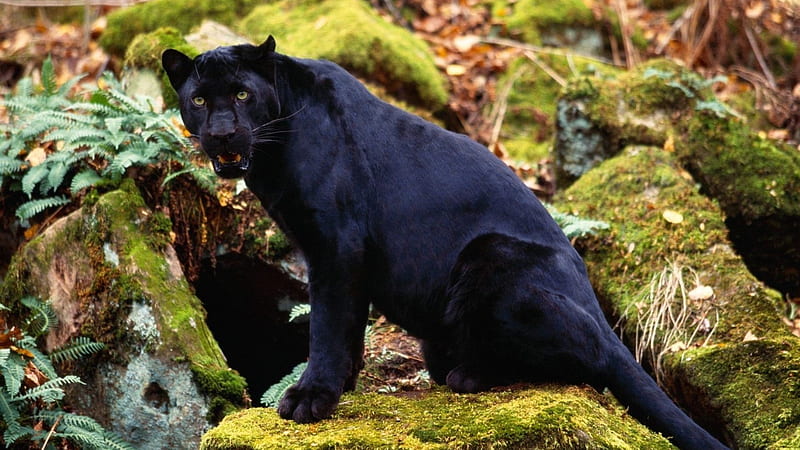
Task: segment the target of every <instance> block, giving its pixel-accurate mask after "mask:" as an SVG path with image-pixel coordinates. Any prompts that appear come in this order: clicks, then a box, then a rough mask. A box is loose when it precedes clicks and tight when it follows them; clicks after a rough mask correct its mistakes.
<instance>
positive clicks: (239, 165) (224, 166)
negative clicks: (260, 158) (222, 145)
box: [210, 152, 250, 178]
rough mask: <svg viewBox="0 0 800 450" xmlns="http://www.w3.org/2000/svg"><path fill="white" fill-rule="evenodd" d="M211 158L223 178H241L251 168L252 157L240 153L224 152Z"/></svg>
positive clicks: (215, 169)
mask: <svg viewBox="0 0 800 450" xmlns="http://www.w3.org/2000/svg"><path fill="white" fill-rule="evenodd" d="M210 159H211V165H212V166H214V172H216V174H217V175H219V176H220V177H222V178H239V177H242V176H244V175H245V174H246V173H247V169H249V168H250V158H248V157H247V156H245V155H240V154H239V153H231V152H223V153H220V154H219V155H217V156H214V157H212V158H210Z"/></svg>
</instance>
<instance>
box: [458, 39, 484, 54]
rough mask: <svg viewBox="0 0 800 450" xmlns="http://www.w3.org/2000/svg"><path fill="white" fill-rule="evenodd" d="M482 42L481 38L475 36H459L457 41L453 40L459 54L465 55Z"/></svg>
mask: <svg viewBox="0 0 800 450" xmlns="http://www.w3.org/2000/svg"><path fill="white" fill-rule="evenodd" d="M480 41H481V38H480V37H478V36H475V35H474V34H471V35H467V36H457V37H456V38H455V39H453V46H454V47H455V48H456V50H458V51H459V52H462V53H465V52H467V51H469V49H471V48H472V47H473V46H474V45H475V44H477V43H478V42H480Z"/></svg>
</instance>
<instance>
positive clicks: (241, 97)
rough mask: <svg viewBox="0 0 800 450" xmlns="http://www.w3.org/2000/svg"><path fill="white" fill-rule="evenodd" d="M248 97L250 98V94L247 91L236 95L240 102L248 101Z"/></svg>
mask: <svg viewBox="0 0 800 450" xmlns="http://www.w3.org/2000/svg"><path fill="white" fill-rule="evenodd" d="M247 97H250V93H249V92H247V91H239V92H238V93H237V94H236V98H238V99H239V100H247Z"/></svg>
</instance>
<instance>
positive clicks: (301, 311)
mask: <svg viewBox="0 0 800 450" xmlns="http://www.w3.org/2000/svg"><path fill="white" fill-rule="evenodd" d="M309 314H311V305H309V304H308V303H301V304H299V305H294V306H293V307H292V310H291V311H289V322H294V321H295V320H297V319H298V318H299V317H303V316H307V315H309Z"/></svg>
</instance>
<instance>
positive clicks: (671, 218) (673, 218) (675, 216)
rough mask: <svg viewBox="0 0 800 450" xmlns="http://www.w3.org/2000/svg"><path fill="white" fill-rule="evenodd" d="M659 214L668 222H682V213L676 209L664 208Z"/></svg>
mask: <svg viewBox="0 0 800 450" xmlns="http://www.w3.org/2000/svg"><path fill="white" fill-rule="evenodd" d="M661 216H662V217H664V220H666V221H667V222H669V223H675V224H678V223H681V222H683V214H681V213H679V212H678V211H673V210H671V209H665V210H664V212H663V213H661Z"/></svg>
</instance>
